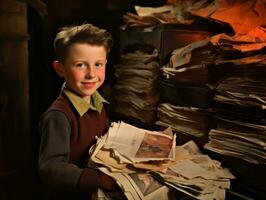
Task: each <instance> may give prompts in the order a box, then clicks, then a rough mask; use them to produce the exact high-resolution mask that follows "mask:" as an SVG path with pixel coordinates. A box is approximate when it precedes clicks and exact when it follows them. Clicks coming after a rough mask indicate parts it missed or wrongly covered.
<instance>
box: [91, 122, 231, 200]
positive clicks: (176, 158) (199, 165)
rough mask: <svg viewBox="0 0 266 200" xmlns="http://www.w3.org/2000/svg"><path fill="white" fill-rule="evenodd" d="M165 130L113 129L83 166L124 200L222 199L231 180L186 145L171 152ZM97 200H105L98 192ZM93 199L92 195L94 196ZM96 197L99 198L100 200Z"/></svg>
mask: <svg viewBox="0 0 266 200" xmlns="http://www.w3.org/2000/svg"><path fill="white" fill-rule="evenodd" d="M175 141H176V137H175V134H173V133H172V131H171V129H166V130H164V131H162V132H156V131H149V130H145V129H141V128H137V127H135V126H132V125H130V124H127V123H124V122H119V123H113V124H112V125H111V126H110V128H109V131H108V132H107V134H105V135H104V136H103V137H101V138H98V139H97V143H96V145H95V146H94V148H93V149H91V151H90V160H89V162H88V166H90V167H95V168H98V169H99V170H101V171H102V172H103V173H105V174H107V175H109V176H111V177H112V178H113V179H114V180H116V182H117V183H118V185H119V186H120V187H121V189H122V191H123V192H124V194H125V196H126V197H127V199H129V200H135V199H136V200H151V199H162V200H167V199H169V200H172V199H175V196H173V193H175V191H178V192H179V193H180V192H181V193H183V194H184V195H188V196H190V197H193V198H195V199H204V200H205V199H206V200H208V199H217V200H222V199H225V190H226V189H228V188H230V179H233V178H234V176H233V175H232V174H231V173H230V171H229V170H228V169H225V168H222V166H221V163H219V162H218V161H216V160H213V159H211V158H210V157H208V156H207V155H204V154H202V153H201V152H200V150H199V148H198V147H197V145H196V144H195V143H194V142H193V141H190V142H188V143H186V144H184V145H181V146H176V142H175ZM97 194H99V199H106V200H107V199H111V198H110V197H108V194H105V196H106V197H102V196H104V195H103V194H104V191H102V190H99V191H98V193H97ZM96 196H97V195H96ZM100 197H102V198H100Z"/></svg>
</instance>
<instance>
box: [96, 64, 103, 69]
mask: <svg viewBox="0 0 266 200" xmlns="http://www.w3.org/2000/svg"><path fill="white" fill-rule="evenodd" d="M102 66H104V63H96V64H95V67H96V68H101V67H102Z"/></svg>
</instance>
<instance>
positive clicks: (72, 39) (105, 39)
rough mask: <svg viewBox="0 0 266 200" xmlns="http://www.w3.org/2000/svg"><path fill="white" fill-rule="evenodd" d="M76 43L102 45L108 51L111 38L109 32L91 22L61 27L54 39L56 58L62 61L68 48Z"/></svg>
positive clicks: (110, 45) (111, 43) (111, 42)
mask: <svg viewBox="0 0 266 200" xmlns="http://www.w3.org/2000/svg"><path fill="white" fill-rule="evenodd" d="M77 43H80V44H84V43H85V44H86V43H87V44H90V45H95V46H103V47H104V48H105V50H106V52H107V53H109V52H110V49H111V47H112V45H113V39H112V36H111V34H110V33H109V32H107V31H106V30H105V29H100V28H98V27H96V26H93V25H92V24H82V25H79V26H68V27H63V28H61V29H60V31H59V32H58V33H57V35H56V37H55V39H54V49H55V54H56V56H57V59H58V60H59V61H61V62H63V61H64V59H65V58H66V56H67V54H68V51H69V48H70V47H71V46H72V45H73V44H77Z"/></svg>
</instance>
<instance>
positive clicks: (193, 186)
mask: <svg viewBox="0 0 266 200" xmlns="http://www.w3.org/2000/svg"><path fill="white" fill-rule="evenodd" d="M175 154H176V157H175V163H174V164H173V165H171V166H168V168H167V170H165V171H164V172H152V174H153V176H154V177H157V179H159V180H162V181H163V182H164V183H165V184H166V185H168V186H171V187H173V188H175V189H177V190H179V191H182V192H183V193H185V194H187V195H189V196H191V197H194V198H196V199H206V200H207V199H217V200H218V199H225V195H226V189H229V188H230V179H234V178H235V177H234V176H233V175H232V174H231V172H230V171H229V170H228V169H226V168H222V166H221V163H220V162H218V161H216V160H213V159H211V158H210V157H209V156H208V155H204V154H202V153H201V152H200V150H199V148H198V147H197V145H196V144H195V143H194V142H193V141H190V142H187V143H185V144H184V145H182V146H177V147H176V152H175Z"/></svg>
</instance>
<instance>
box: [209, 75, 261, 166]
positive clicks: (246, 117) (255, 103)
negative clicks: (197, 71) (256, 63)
mask: <svg viewBox="0 0 266 200" xmlns="http://www.w3.org/2000/svg"><path fill="white" fill-rule="evenodd" d="M265 94H266V81H265V80H252V79H247V78H246V79H243V78H237V77H236V78H229V79H226V80H224V81H222V82H221V83H220V85H219V86H218V87H217V94H216V95H215V98H214V100H215V102H216V104H215V109H216V112H217V117H216V118H217V129H212V130H211V131H210V134H209V138H210V141H209V143H207V144H206V145H205V148H207V149H209V150H212V151H215V152H218V153H221V154H224V155H230V156H235V157H239V158H241V159H244V160H246V161H249V162H252V163H256V164H266V126H265V119H266V118H265V113H266V112H265V108H266V96H265Z"/></svg>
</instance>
